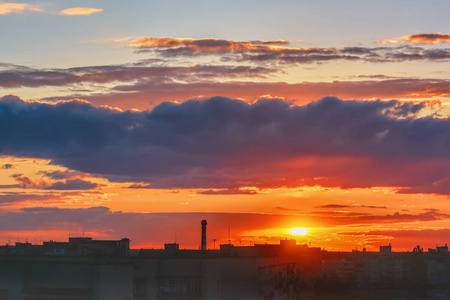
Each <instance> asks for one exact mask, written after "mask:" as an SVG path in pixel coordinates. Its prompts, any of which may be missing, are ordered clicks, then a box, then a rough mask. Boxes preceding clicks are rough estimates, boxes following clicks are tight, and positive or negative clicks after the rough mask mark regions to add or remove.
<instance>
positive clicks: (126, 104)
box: [44, 78, 450, 109]
mask: <svg viewBox="0 0 450 300" xmlns="http://www.w3.org/2000/svg"><path fill="white" fill-rule="evenodd" d="M218 94H219V95H223V96H226V97H230V98H239V99H245V100H247V101H249V102H251V101H254V100H255V99H257V98H259V97H261V96H263V95H276V96H277V97H282V98H286V99H293V100H294V103H296V104H302V103H308V102H310V101H313V100H316V99H320V98H322V97H323V96H324V95H336V96H337V97H339V98H343V99H373V98H381V99H393V98H402V99H405V98H410V99H424V98H440V99H442V98H450V80H446V79H419V78H395V79H387V80H361V81H333V82H301V83H293V84H289V83H285V82H250V81H229V82H214V81H200V82H179V81H171V80H167V81H163V82H161V81H158V80H152V79H149V80H138V81H136V82H135V83H133V84H129V85H125V84H123V85H116V86H115V87H114V88H112V89H110V90H108V92H105V93H95V94H91V95H82V94H73V95H70V96H67V97H63V98H62V99H66V100H69V99H73V98H83V99H86V100H88V101H90V102H92V103H93V104H95V105H110V106H117V107H121V108H123V109H131V108H140V109H148V108H149V106H150V105H156V104H159V103H161V102H163V101H172V100H174V99H189V98H197V97H198V96H199V95H201V97H202V98H205V97H213V96H215V95H218ZM60 99H61V97H52V98H46V99H44V100H46V101H57V100H60Z"/></svg>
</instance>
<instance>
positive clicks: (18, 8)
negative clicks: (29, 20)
mask: <svg viewBox="0 0 450 300" xmlns="http://www.w3.org/2000/svg"><path fill="white" fill-rule="evenodd" d="M26 11H34V12H42V11H43V9H42V8H40V7H39V6H38V5H31V4H26V3H13V2H1V3H0V15H6V14H23V13H24V12H26Z"/></svg>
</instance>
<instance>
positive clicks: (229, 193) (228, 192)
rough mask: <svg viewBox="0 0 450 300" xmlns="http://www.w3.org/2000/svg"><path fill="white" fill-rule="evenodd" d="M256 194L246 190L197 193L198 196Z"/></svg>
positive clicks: (216, 190) (213, 190) (218, 190)
mask: <svg viewBox="0 0 450 300" xmlns="http://www.w3.org/2000/svg"><path fill="white" fill-rule="evenodd" d="M257 193H258V192H257V191H256V190H248V189H212V190H202V191H198V192H197V194H200V195H254V194H257Z"/></svg>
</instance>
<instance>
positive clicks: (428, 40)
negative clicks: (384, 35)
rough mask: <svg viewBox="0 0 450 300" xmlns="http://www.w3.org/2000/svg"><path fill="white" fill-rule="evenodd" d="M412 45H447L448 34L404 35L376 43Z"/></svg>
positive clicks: (449, 38)
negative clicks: (404, 43)
mask: <svg viewBox="0 0 450 300" xmlns="http://www.w3.org/2000/svg"><path fill="white" fill-rule="evenodd" d="M404 41H405V42H408V43H414V44H437V43H449V42H450V34H442V33H439V32H438V33H418V34H413V35H405V36H401V37H398V38H395V39H391V40H382V41H378V43H380V44H402V43H403V42H404Z"/></svg>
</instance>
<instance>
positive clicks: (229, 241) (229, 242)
mask: <svg viewBox="0 0 450 300" xmlns="http://www.w3.org/2000/svg"><path fill="white" fill-rule="evenodd" d="M228 244H231V240H230V226H228Z"/></svg>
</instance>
